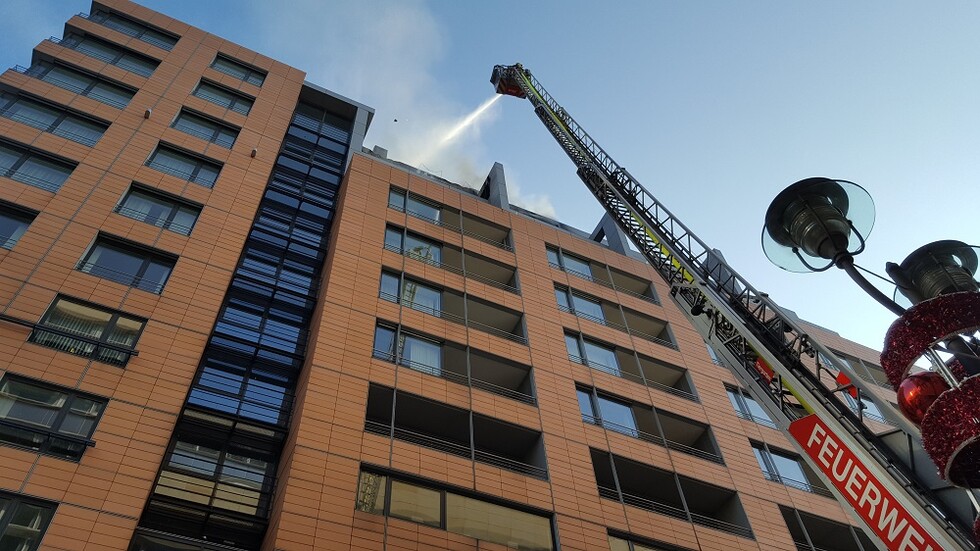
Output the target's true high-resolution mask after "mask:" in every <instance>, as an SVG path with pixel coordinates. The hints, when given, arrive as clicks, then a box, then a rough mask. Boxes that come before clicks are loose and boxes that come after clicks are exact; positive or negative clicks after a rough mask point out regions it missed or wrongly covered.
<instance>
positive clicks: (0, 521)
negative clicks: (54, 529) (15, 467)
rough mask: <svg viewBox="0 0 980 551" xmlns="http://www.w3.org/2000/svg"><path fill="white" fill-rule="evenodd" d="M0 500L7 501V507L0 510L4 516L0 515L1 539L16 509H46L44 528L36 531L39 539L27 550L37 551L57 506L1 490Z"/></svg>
mask: <svg viewBox="0 0 980 551" xmlns="http://www.w3.org/2000/svg"><path fill="white" fill-rule="evenodd" d="M0 500H5V501H7V507H6V508H4V509H2V510H3V512H4V514H3V515H0V537H3V536H4V535H5V534H6V532H7V528H9V527H10V524H11V521H12V520H13V518H14V517H15V516H16V513H17V508H18V507H19V506H20V505H21V504H26V505H30V506H33V507H38V508H40V509H47V510H48V511H50V514H48V515H47V518H46V519H45V521H44V526H42V527H41V528H40V529H39V530H38V532H39V537H38V539H37V541H36V542H34V544H33V545H31V547H29V548H28V549H27V551H37V549H38V547H40V544H41V541H42V540H43V539H44V533H45V532H47V530H48V527H49V526H51V519H52V518H54V514H55V512H57V510H58V504H57V503H55V502H52V501H45V500H43V499H37V498H33V497H27V496H23V495H21V494H16V493H13V492H6V491H3V490H0Z"/></svg>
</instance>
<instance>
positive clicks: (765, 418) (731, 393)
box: [725, 386, 776, 428]
mask: <svg viewBox="0 0 980 551" xmlns="http://www.w3.org/2000/svg"><path fill="white" fill-rule="evenodd" d="M725 390H727V391H728V400H729V401H730V402H731V403H732V407H734V408H735V413H736V414H737V415H738V416H739V417H741V418H742V419H748V420H749V421H752V422H754V423H758V424H760V425H765V426H767V427H770V428H776V423H774V422H773V421H772V419H770V418H769V415H767V414H766V410H764V409H762V406H760V405H759V402H756V401H755V400H754V399H753V398H752V397H751V396H749V394H748V392H746V391H744V390H739V389H734V388H731V387H728V386H726V387H725Z"/></svg>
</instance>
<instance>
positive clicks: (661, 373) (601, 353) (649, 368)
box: [565, 333, 699, 402]
mask: <svg viewBox="0 0 980 551" xmlns="http://www.w3.org/2000/svg"><path fill="white" fill-rule="evenodd" d="M565 340H566V345H567V347H568V359H569V360H571V361H573V362H575V363H579V364H583V365H587V366H589V367H591V368H592V369H595V370H596V371H602V372H603V373H608V374H610V375H613V376H615V377H620V378H623V379H627V380H630V381H633V382H635V383H639V384H641V385H645V386H648V387H651V388H656V389H657V390H660V391H663V392H666V393H668V394H673V395H674V396H678V397H681V398H684V399H685V400H691V401H692V402H697V401H699V400H698V396H697V394H695V392H694V386H693V385H692V384H691V380H690V377H689V376H688V373H687V370H686V369H684V368H682V367H677V366H674V365H671V364H668V363H665V362H662V361H660V360H656V359H654V358H650V357H648V356H644V355H642V354H637V353H636V352H634V351H632V350H627V349H625V348H619V347H616V346H612V345H605V344H599V343H597V342H595V341H592V340H591V339H588V338H585V337H583V336H581V335H578V334H571V333H566V334H565Z"/></svg>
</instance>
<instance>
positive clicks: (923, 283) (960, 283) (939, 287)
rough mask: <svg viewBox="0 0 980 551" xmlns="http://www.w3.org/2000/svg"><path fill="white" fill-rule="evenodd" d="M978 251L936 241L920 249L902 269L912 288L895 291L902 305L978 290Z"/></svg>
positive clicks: (953, 243)
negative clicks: (903, 303)
mask: <svg viewBox="0 0 980 551" xmlns="http://www.w3.org/2000/svg"><path fill="white" fill-rule="evenodd" d="M978 251H980V248H977V247H972V246H970V245H967V244H966V243H963V242H962V241H953V240H944V241H935V242H933V243H929V244H928V245H924V246H922V247H919V248H918V249H916V250H915V251H913V252H912V254H910V255H908V257H906V258H905V260H903V261H902V264H901V265H900V266H899V268H900V269H901V272H902V274H903V275H904V276H905V283H906V285H908V286H909V287H910V288H909V289H903V288H902V287H897V288H896V289H895V299H896V300H898V301H899V302H915V303H917V302H919V301H921V300H929V299H931V298H936V297H938V296H939V295H945V294H948V293H956V292H959V291H978V290H980V284H978V283H977V279H976V273H977V265H978V261H977V258H978V255H977V253H978ZM899 299H904V300H899Z"/></svg>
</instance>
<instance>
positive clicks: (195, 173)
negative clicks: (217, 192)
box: [144, 142, 224, 189]
mask: <svg viewBox="0 0 980 551" xmlns="http://www.w3.org/2000/svg"><path fill="white" fill-rule="evenodd" d="M162 150H169V152H170V153H176V154H178V155H183V156H184V157H187V158H188V159H189V160H193V161H194V162H195V163H196V165H195V166H194V168H193V169H192V170H191V172H190V173H181V174H178V171H177V170H175V169H172V168H169V167H166V166H163V165H159V164H156V165H155V164H154V160H155V159H156V158H157V155H158V154H159V153H160V151H162ZM144 164H145V166H148V167H150V168H152V169H153V170H156V171H159V172H163V173H164V174H169V175H171V176H173V177H174V178H180V179H182V180H186V181H188V182H193V183H195V184H198V185H202V186H204V187H206V188H208V189H214V186H215V184H217V183H218V178H220V177H221V170H222V169H223V168H224V163H221V162H219V161H215V160H213V159H210V158H208V157H205V156H203V155H198V154H197V153H194V152H191V151H187V150H186V149H183V148H181V147H177V146H174V145H171V144H169V143H166V142H160V143H158V144H157V147H156V149H154V150H153V153H150V156H149V157H148V158H147V159H146V163H144ZM206 165H211V167H212V168H216V170H215V175H214V181H213V182H212V181H208V180H200V179H199V176H200V174H201V169H203V168H205V166H206Z"/></svg>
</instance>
